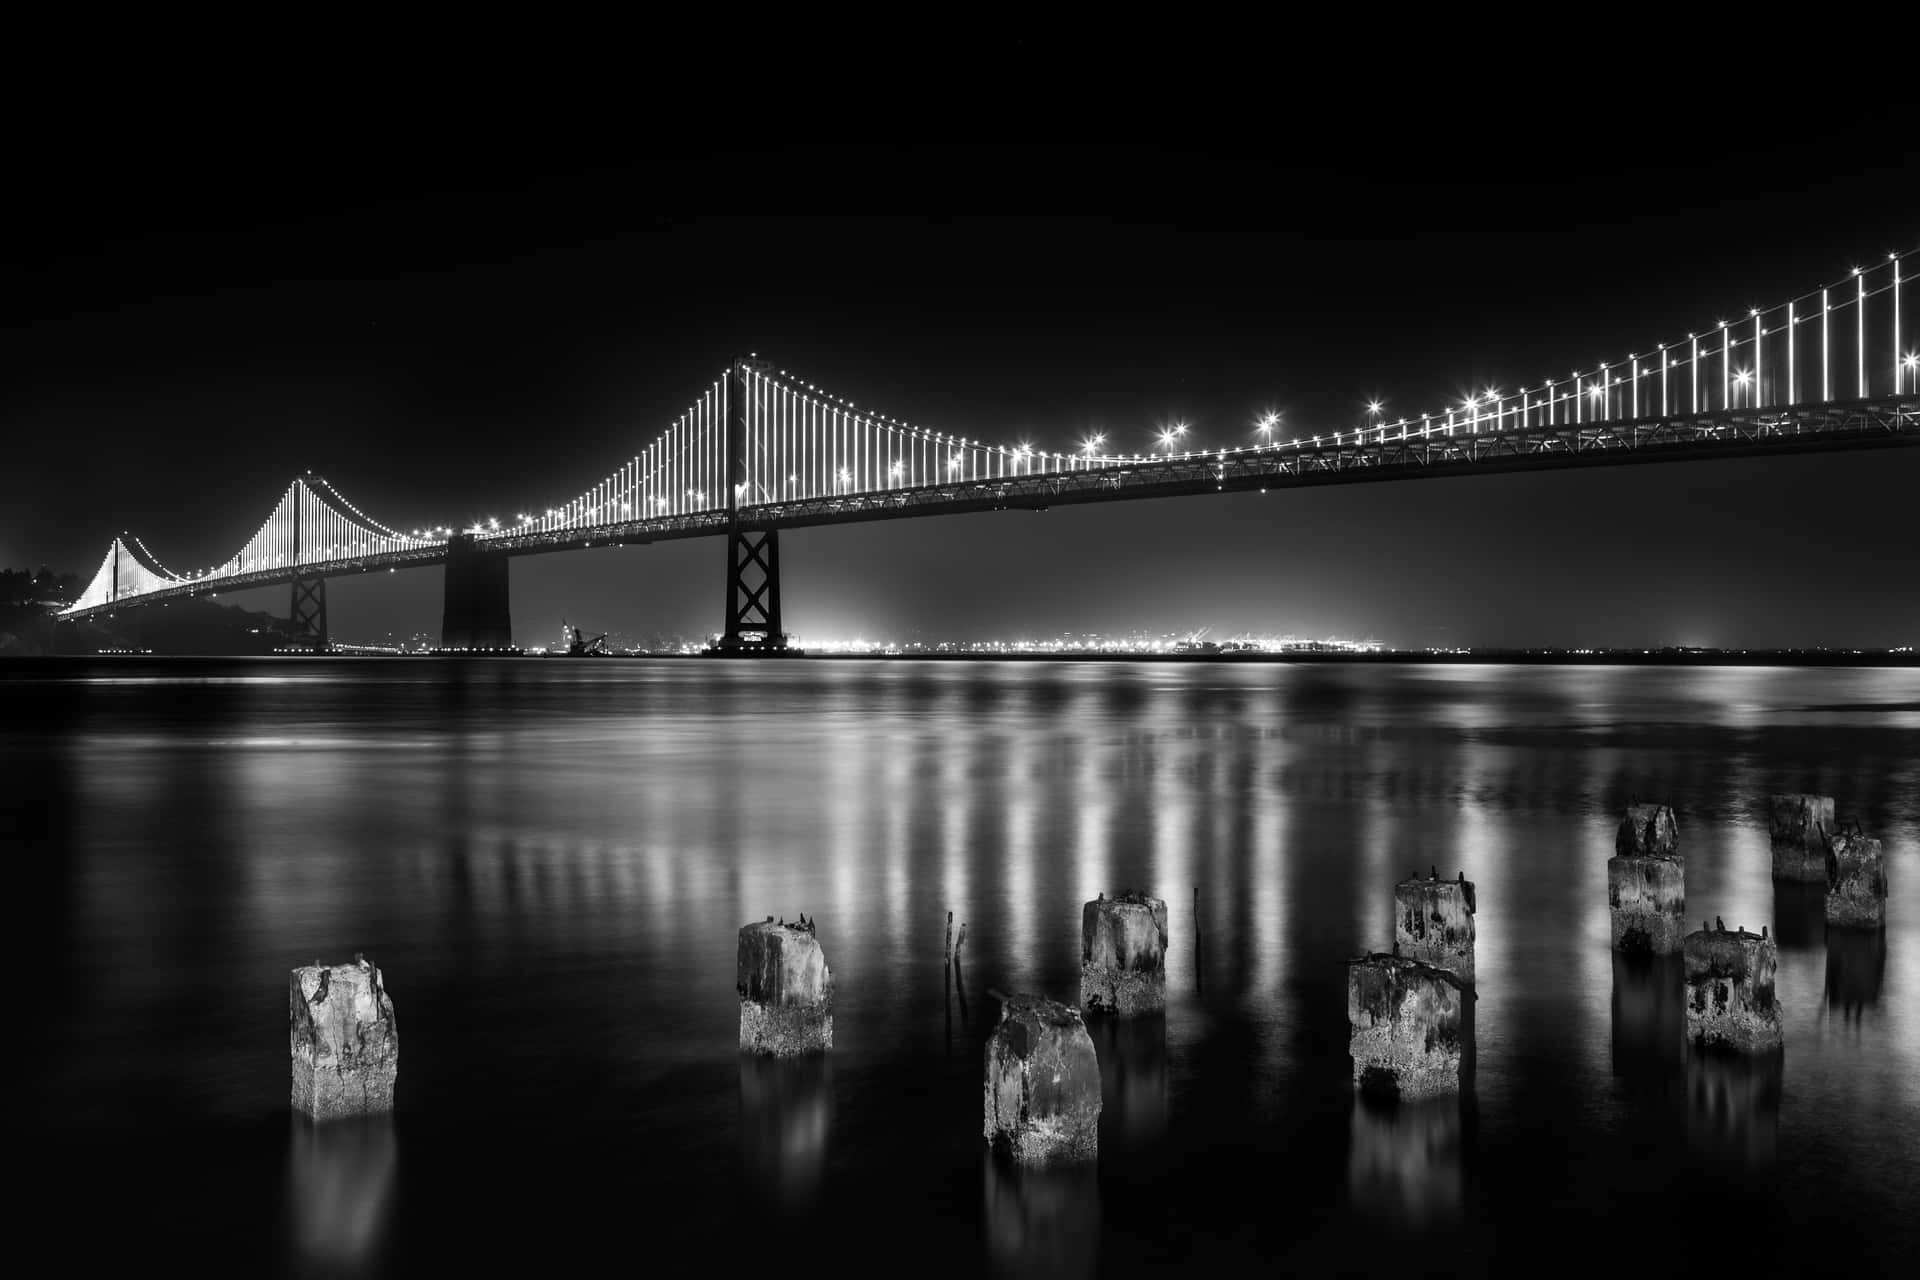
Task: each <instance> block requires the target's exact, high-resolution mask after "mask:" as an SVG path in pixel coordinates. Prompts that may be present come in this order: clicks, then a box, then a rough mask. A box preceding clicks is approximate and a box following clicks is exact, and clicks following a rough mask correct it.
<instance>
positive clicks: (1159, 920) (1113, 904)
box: [1080, 893, 1167, 1017]
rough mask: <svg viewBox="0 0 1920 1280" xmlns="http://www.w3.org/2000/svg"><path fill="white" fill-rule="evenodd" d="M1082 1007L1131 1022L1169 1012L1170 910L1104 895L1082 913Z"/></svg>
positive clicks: (1139, 897) (1132, 897) (1134, 896)
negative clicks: (1138, 1016)
mask: <svg viewBox="0 0 1920 1280" xmlns="http://www.w3.org/2000/svg"><path fill="white" fill-rule="evenodd" d="M1080 1007H1081V1008H1082V1009H1084V1010H1086V1011H1087V1012H1088V1013H1089V1014H1093V1013H1112V1014H1118V1015H1120V1016H1121V1017H1130V1016H1132V1015H1134V1014H1137V1013H1158V1012H1159V1011H1160V1010H1162V1009H1164V1008H1166V1007H1167V904H1166V903H1165V902H1163V901H1161V900H1160V899H1159V898H1150V897H1148V896H1147V895H1146V894H1144V893H1123V894H1121V895H1120V896H1119V897H1117V898H1109V897H1107V896H1106V895H1105V894H1101V895H1100V896H1099V897H1098V898H1096V899H1094V900H1093V901H1092V902H1089V903H1087V904H1086V905H1085V906H1084V907H1082V908H1081V909H1080Z"/></svg>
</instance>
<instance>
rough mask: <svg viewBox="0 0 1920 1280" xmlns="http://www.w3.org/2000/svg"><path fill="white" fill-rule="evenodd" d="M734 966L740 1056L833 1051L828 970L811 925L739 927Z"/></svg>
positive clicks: (831, 996) (773, 924)
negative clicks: (737, 993) (738, 1011)
mask: <svg viewBox="0 0 1920 1280" xmlns="http://www.w3.org/2000/svg"><path fill="white" fill-rule="evenodd" d="M736 968H737V977H736V979H735V983H734V986H735V989H736V990H738V991H739V993H740V1051H741V1052H742V1053H762V1054H767V1055H769V1056H772V1057H779V1058H784V1057H791V1056H793V1055H795V1054H801V1053H820V1052H823V1051H825V1050H827V1049H831V1048H833V971H832V970H831V969H829V968H828V967H827V956H826V953H825V952H824V951H822V950H821V949H820V941H819V939H818V938H816V937H815V936H814V931H813V926H812V925H811V924H805V925H800V924H786V923H780V924H776V923H774V921H773V920H772V919H771V918H768V919H767V920H765V921H763V922H761V923H759V924H746V925H741V926H740V944H739V950H738V953H737V965H736Z"/></svg>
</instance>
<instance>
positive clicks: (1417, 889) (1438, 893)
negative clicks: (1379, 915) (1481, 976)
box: [1393, 872, 1475, 984]
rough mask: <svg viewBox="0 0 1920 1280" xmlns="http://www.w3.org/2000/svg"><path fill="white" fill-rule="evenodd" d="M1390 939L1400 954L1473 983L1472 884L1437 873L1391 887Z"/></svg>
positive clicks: (1462, 878)
mask: <svg viewBox="0 0 1920 1280" xmlns="http://www.w3.org/2000/svg"><path fill="white" fill-rule="evenodd" d="M1393 907H1394V918H1393V941H1394V945H1395V946H1396V947H1398V948H1399V951H1400V954H1401V955H1403V956H1407V957H1410V958H1412V959H1414V960H1424V961H1426V962H1427V963H1428V964H1431V965H1438V966H1439V967H1440V968H1442V969H1446V970H1448V971H1449V972H1451V973H1452V974H1453V975H1454V976H1455V977H1457V978H1459V979H1460V981H1462V982H1465V983H1469V984H1471V983H1472V982H1473V916H1474V910H1475V903H1474V895H1473V881H1471V880H1469V879H1467V877H1466V873H1465V872H1461V873H1460V875H1459V878H1457V879H1454V880H1442V879H1440V877H1439V875H1438V874H1437V873H1435V874H1432V875H1428V876H1420V875H1418V874H1416V875H1414V876H1413V877H1412V878H1410V879H1407V880H1402V881H1401V882H1400V883H1399V884H1397V885H1395V886H1393Z"/></svg>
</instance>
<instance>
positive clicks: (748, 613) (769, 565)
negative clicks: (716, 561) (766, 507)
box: [720, 529, 787, 653]
mask: <svg viewBox="0 0 1920 1280" xmlns="http://www.w3.org/2000/svg"><path fill="white" fill-rule="evenodd" d="M727 544H728V553H727V630H726V634H724V635H722V636H721V637H720V647H721V649H723V650H725V651H726V652H729V653H780V652H783V651H784V650H785V649H786V647H787V637H786V633H785V632H783V631H782V630H781V629H780V531H779V530H778V529H763V530H757V531H755V530H734V531H733V532H731V533H729V534H728V535H727Z"/></svg>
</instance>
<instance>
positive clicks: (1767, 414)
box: [62, 254, 1920, 657]
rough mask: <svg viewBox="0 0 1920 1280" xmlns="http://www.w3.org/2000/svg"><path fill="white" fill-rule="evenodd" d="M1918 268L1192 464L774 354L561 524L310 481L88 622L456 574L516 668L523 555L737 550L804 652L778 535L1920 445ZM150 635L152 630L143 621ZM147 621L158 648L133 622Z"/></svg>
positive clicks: (1867, 275)
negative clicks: (939, 403) (223, 599)
mask: <svg viewBox="0 0 1920 1280" xmlns="http://www.w3.org/2000/svg"><path fill="white" fill-rule="evenodd" d="M1910 256H1911V255H1904V254H1892V255H1889V256H1888V259H1887V260H1886V261H1885V262H1883V263H1880V264H1878V265H1875V266H1871V267H1864V268H1856V269H1855V270H1854V271H1853V273H1852V274H1851V275H1849V276H1847V277H1846V278H1844V279H1842V280H1840V281H1836V282H1832V283H1829V284H1826V285H1822V286H1819V287H1817V288H1814V289H1812V290H1810V291H1808V292H1805V293H1802V294H1801V295H1800V296H1799V297H1797V298H1793V299H1790V300H1787V301H1784V302H1780V303H1777V304H1775V305H1774V306H1771V307H1766V308H1760V307H1754V308H1749V309H1748V311H1747V313H1746V316H1745V317H1744V318H1739V319H1735V318H1732V317H1729V318H1727V319H1722V320H1719V321H1717V322H1716V323H1714V324H1713V325H1712V327H1706V328H1701V329H1698V330H1695V331H1693V332H1689V333H1685V334H1684V335H1681V334H1673V335H1670V337H1671V339H1672V340H1670V341H1668V342H1663V343H1658V344H1654V345H1650V346H1643V347H1641V348H1640V349H1639V350H1638V351H1637V352H1628V353H1627V354H1626V355H1625V356H1624V357H1623V358H1620V359H1615V360H1610V361H1602V362H1599V363H1597V364H1595V365H1592V366H1589V367H1588V368H1586V369H1582V370H1577V371H1575V372H1574V373H1572V374H1571V375H1569V376H1566V377H1560V378H1549V379H1546V380H1544V381H1540V382H1535V383H1531V384H1528V385H1525V386H1520V387H1517V388H1508V389H1500V388H1488V389H1486V390H1484V391H1476V392H1474V393H1473V394H1471V395H1468V396H1466V398H1465V400H1464V402H1462V401H1458V400H1456V401H1454V402H1452V403H1451V404H1441V405H1435V406H1433V407H1432V412H1429V413H1425V414H1421V415H1420V416H1419V417H1417V418H1414V417H1408V418H1401V419H1399V420H1397V421H1386V420H1384V419H1383V418H1381V417H1379V416H1377V415H1376V416H1374V417H1372V418H1371V419H1370V420H1367V421H1365V422H1362V423H1359V424H1357V425H1356V424H1348V425H1347V426H1345V427H1343V428H1341V429H1339V430H1334V431H1323V432H1322V433H1321V434H1317V435H1313V436H1311V437H1307V436H1302V437H1300V438H1297V439H1293V440H1278V439H1273V438H1271V437H1272V428H1273V426H1274V425H1275V424H1274V423H1273V422H1272V421H1271V420H1265V421H1263V422H1262V423H1261V425H1260V426H1259V427H1258V428H1255V429H1254V430H1255V435H1254V438H1253V439H1254V441H1255V442H1243V443H1240V444H1227V445H1222V446H1216V447H1213V448H1196V449H1188V450H1185V451H1180V452H1176V451H1175V446H1174V445H1173V444H1172V443H1171V440H1170V439H1169V440H1166V441H1163V448H1162V449H1160V450H1154V451H1152V452H1149V453H1145V454H1140V453H1132V454H1125V453H1108V452H1103V451H1101V445H1102V443H1103V441H1102V438H1101V437H1095V438H1093V439H1091V440H1088V441H1086V442H1084V443H1083V445H1082V447H1081V448H1080V449H1079V450H1078V451H1076V452H1071V453H1052V452H1046V451H1042V450H1037V449H1035V448H1034V447H1033V446H1031V445H1028V444H1012V443H1007V444H988V443H986V442H984V441H981V440H973V439H968V438H966V437H962V436H955V435H951V434H948V433H945V432H939V431H929V430H926V429H924V428H921V427H917V426H914V425H912V424H910V423H906V422H902V421H900V420H898V419H896V418H892V417H889V416H888V415H886V414H883V413H876V412H873V411H872V410H868V409H861V408H859V407H858V406H856V405H854V404H853V403H851V402H849V401H846V400H842V399H840V398H839V397H837V396H834V395H832V394H830V393H828V392H827V391H826V390H824V389H822V388H820V387H817V386H815V385H813V384H812V383H810V382H808V381H806V380H805V379H804V378H801V377H800V376H798V375H797V374H794V373H792V372H790V371H788V370H785V369H778V368H773V367H770V366H769V365H768V364H767V363H766V362H764V361H762V360H760V359H759V357H758V356H757V355H753V354H750V355H749V356H748V357H747V358H746V359H736V360H734V361H732V362H731V363H730V364H728V365H727V366H726V367H725V369H724V370H723V371H718V376H717V377H715V378H713V379H712V381H710V382H709V383H708V384H707V385H706V386H705V387H702V388H700V389H699V390H698V392H697V393H696V395H695V398H694V399H693V402H692V403H691V404H690V405H689V406H688V407H687V408H686V409H685V410H683V411H682V412H681V413H680V414H679V415H678V416H677V417H676V418H674V419H672V420H671V421H670V422H668V423H667V424H666V425H665V427H664V429H663V430H661V431H660V432H659V433H658V434H656V435H654V436H653V437H652V439H651V440H650V441H649V442H648V443H646V444H645V445H644V446H642V447H641V448H640V449H639V451H638V452H636V453H634V454H632V455H631V456H630V457H628V458H627V459H626V460H624V461H622V462H621V463H620V464H619V465H618V466H617V467H615V468H614V469H613V470H612V472H611V473H609V474H607V475H605V476H604V477H603V478H602V479H600V480H599V481H598V482H597V483H594V484H592V485H590V486H588V487H587V489H586V490H585V491H584V492H581V493H579V495H578V496H576V497H574V498H572V499H571V500H569V501H566V502H563V503H561V504H560V505H558V506H555V507H549V508H547V509H546V510H545V512H544V513H541V512H539V511H533V512H529V513H526V514H522V515H520V516H519V517H518V518H517V519H515V520H511V521H502V520H497V519H487V520H482V521H477V522H474V523H472V524H470V525H469V526H468V527H467V528H465V529H464V530H460V531H455V530H454V529H453V528H452V527H441V528H438V529H426V530H415V531H413V532H412V533H411V534H408V533H402V532H400V531H398V530H395V529H391V528H388V527H387V526H385V525H383V524H381V523H380V522H378V521H376V520H374V519H373V518H372V517H370V516H368V515H367V514H366V513H364V512H362V511H361V510H359V508H357V507H355V506H354V505H353V504H352V503H351V502H349V501H347V500H346V498H344V497H343V496H342V495H341V494H340V493H339V491H338V490H336V489H334V488H333V486H331V485H330V484H328V483H327V482H326V481H325V480H324V479H322V478H320V477H319V476H316V475H313V474H312V473H311V472H309V473H307V474H306V475H304V476H302V477H300V478H297V479H296V480H294V482H293V483H292V484H291V485H289V486H288V487H287V489H286V490H285V491H284V492H283V493H282V494H281V496H280V498H279V501H278V504H277V505H276V506H275V507H274V509H273V512H272V514H271V515H269V516H268V517H267V520H266V523H264V524H263V525H261V526H260V528H259V530H258V532H256V533H255V534H254V536H253V537H252V538H251V539H249V540H248V541H247V542H246V543H245V544H244V545H243V546H242V547H241V548H240V550H239V551H238V552H237V553H236V554H235V555H234V556H232V557H231V558H230V559H228V560H226V561H225V562H223V563H220V564H216V565H213V566H211V567H209V568H205V569H200V570H194V571H190V572H187V573H176V572H174V571H172V570H170V569H167V568H166V567H164V566H163V565H161V563H160V562H159V560H157V559H156V558H155V557H154V556H153V554H152V553H151V552H149V551H148V550H147V549H146V547H145V545H144V544H142V543H141V541H140V540H139V539H138V538H136V537H134V536H133V535H132V534H130V533H129V534H122V535H121V536H120V537H118V538H115V539H114V540H113V541H112V543H111V544H110V545H109V546H108V547H107V554H106V557H105V558H104V559H103V560H102V562H101V564H100V568H99V570H98V571H97V572H96V573H95V574H94V577H93V580H92V582H91V583H90V584H89V585H88V586H87V588H86V590H85V591H84V592H82V593H81V597H80V599H79V600H77V601H75V602H74V604H73V606H72V607H71V608H69V609H68V610H66V611H65V613H64V614H63V615H62V617H64V618H66V619H68V620H83V619H87V618H92V617H98V616H106V615H113V614H115V612H116V611H121V610H125V611H130V612H131V611H133V606H136V605H148V604H163V603H166V602H167V601H170V600H176V599H186V598H190V597H195V596H205V595H211V594H215V593H218V592H230V591H239V590H248V589H253V588H258V587H265V586H274V587H281V586H288V585H291V589H292V609H291V612H292V615H293V620H294V629H295V631H296V633H297V634H298V636H299V638H300V642H301V644H302V645H304V646H308V647H312V648H314V649H323V648H325V647H326V646H327V639H328V638H327V594H326V580H327V579H328V578H334V577H340V576H343V575H346V574H354V573H372V572H378V571H380V570H388V571H394V570H398V569H409V568H417V567H425V566H429V565H442V566H444V567H445V584H446V585H445V590H446V595H445V601H444V609H443V612H442V615H441V650H440V651H441V652H453V653H466V654H477V655H485V654H488V653H496V654H497V653H512V652H515V650H514V649H513V619H512V613H511V610H510V607H509V600H508V571H507V565H508V558H509V557H512V556H523V555H544V554H550V553H553V552H559V551H573V550H578V549H582V548H587V547H605V546H620V545H631V544H644V543H649V542H663V541H667V540H670V539H677V538H709V537H712V538H720V539H722V540H723V541H724V542H725V544H726V566H725V587H726V594H727V602H726V608H725V611H724V613H723V614H722V630H721V634H720V636H719V638H718V640H717V642H716V643H715V644H714V645H713V646H712V648H710V649H709V650H707V652H709V653H711V654H714V655H716V656H723V657H782V656H791V655H794V654H797V653H798V652H799V651H798V650H797V649H795V648H793V647H792V645H791V644H790V642H789V640H788V637H787V635H786V633H785V631H784V630H783V629H782V611H781V600H780V535H781V533H782V532H783V531H785V530H789V529H801V528H808V527H811V526H816V525H830V524H831V525H840V524H854V523H862V522H866V521H873V520H897V519H915V518H919V517H924V516H935V515H960V514H964V513H970V512H984V511H1009V510H1029V511H1035V510H1044V509H1047V508H1050V507H1062V506H1073V505H1079V504H1084V503H1094V502H1129V501H1138V500H1142V499H1148V498H1171V497H1183V496H1201V495H1209V494H1221V493H1253V492H1260V493H1265V492H1267V491H1268V490H1269V489H1285V488H1295V487H1300V486H1305V485H1323V484H1363V483H1374V482H1381V481H1389V480H1411V479H1420V478H1434V477H1440V476H1466V475H1496V474H1505V473H1510V472H1517V471H1541V470H1566V469H1573V468H1585V467H1595V466H1612V465H1619V464H1629V463H1652V462H1681V461H1701V460H1706V459H1722V458H1740V457H1778V458H1782V459H1787V458H1792V457H1796V456H1800V455H1804V454H1808V453H1815V452H1831V451H1838V450H1852V449H1872V448H1885V447H1889V446H1911V445H1916V444H1920V349H1915V343H1914V340H1913V334H1914V329H1913V327H1912V326H1911V325H1909V324H1905V323H1904V322H1905V321H1906V320H1908V319H1909V317H1907V316H1905V315H1904V314H1903V311H1902V291H1903V289H1906V290H1908V291H1910V290H1911V285H1912V277H1911V275H1910V274H1909V273H1908V272H1907V271H1905V270H1903V266H1905V265H1906V264H1907V262H1908V259H1909V257H1910ZM136 616H137V614H136ZM128 623H129V624H130V625H133V626H138V623H137V622H135V621H134V620H133V619H129V620H128Z"/></svg>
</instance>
